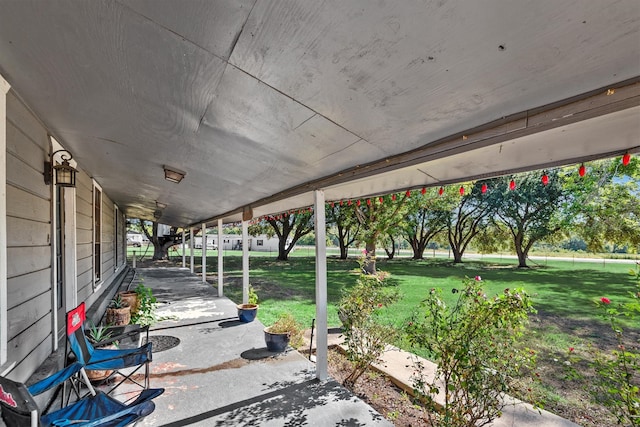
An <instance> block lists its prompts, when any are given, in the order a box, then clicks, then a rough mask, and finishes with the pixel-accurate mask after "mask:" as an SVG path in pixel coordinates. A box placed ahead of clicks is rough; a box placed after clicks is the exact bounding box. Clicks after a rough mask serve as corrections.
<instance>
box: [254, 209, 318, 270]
mask: <svg viewBox="0 0 640 427" xmlns="http://www.w3.org/2000/svg"><path fill="white" fill-rule="evenodd" d="M312 231H313V212H311V211H307V210H300V211H298V213H284V214H281V215H278V216H275V217H274V216H269V217H267V218H266V219H263V220H261V221H259V222H258V223H257V224H254V225H252V226H250V227H249V234H251V235H253V236H256V235H258V234H266V235H267V236H268V237H273V236H278V258H276V259H277V260H278V261H286V260H287V259H288V258H289V252H291V250H292V249H293V247H294V246H295V245H296V243H297V242H298V240H299V239H300V238H301V237H302V236H304V235H306V234H309V233H310V232H312Z"/></svg>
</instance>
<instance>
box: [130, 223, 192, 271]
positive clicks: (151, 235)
mask: <svg viewBox="0 0 640 427" xmlns="http://www.w3.org/2000/svg"><path fill="white" fill-rule="evenodd" d="M135 221H137V223H138V227H139V228H140V230H141V231H142V232H143V233H144V235H145V236H147V239H149V241H150V242H151V243H152V244H153V258H152V260H154V261H157V260H163V259H169V248H170V247H171V246H174V245H179V244H182V235H181V234H179V233H178V227H170V228H169V235H164V236H159V235H158V226H159V225H160V224H158V223H157V222H156V221H146V220H135Z"/></svg>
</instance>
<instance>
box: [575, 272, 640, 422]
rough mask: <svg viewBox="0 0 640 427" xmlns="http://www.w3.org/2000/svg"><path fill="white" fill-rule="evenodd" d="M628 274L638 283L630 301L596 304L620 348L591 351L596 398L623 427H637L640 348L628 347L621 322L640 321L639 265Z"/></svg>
mask: <svg viewBox="0 0 640 427" xmlns="http://www.w3.org/2000/svg"><path fill="white" fill-rule="evenodd" d="M629 274H630V275H632V276H634V278H635V280H636V281H637V284H636V289H635V291H634V292H629V295H630V296H631V298H632V300H631V302H628V303H626V304H614V303H613V302H612V301H611V300H610V299H609V298H607V297H602V298H600V299H599V300H597V301H596V302H595V303H596V305H597V306H598V308H599V309H600V310H601V314H602V317H603V318H604V319H605V320H606V321H607V322H608V323H609V325H610V326H611V330H612V331H613V333H614V334H615V338H616V342H617V348H616V349H615V350H612V351H611V353H610V354H606V353H604V352H602V351H598V350H593V348H592V356H593V361H592V362H591V367H592V368H593V369H594V370H595V372H596V374H597V375H596V378H595V380H594V381H593V386H594V389H593V390H594V398H596V399H598V400H599V401H600V402H602V403H603V404H604V405H605V406H606V407H607V408H608V409H609V410H610V411H611V412H612V413H613V414H614V415H615V416H616V418H617V419H618V422H619V423H620V424H621V425H625V426H626V425H628V426H634V427H637V426H640V347H639V345H638V344H637V343H636V344H635V345H632V346H626V345H625V340H624V328H623V326H622V322H621V321H620V320H621V319H622V318H626V319H627V320H629V319H630V320H635V319H636V318H638V319H639V320H640V265H639V267H638V269H637V271H634V270H631V271H630V272H629ZM570 351H571V349H570Z"/></svg>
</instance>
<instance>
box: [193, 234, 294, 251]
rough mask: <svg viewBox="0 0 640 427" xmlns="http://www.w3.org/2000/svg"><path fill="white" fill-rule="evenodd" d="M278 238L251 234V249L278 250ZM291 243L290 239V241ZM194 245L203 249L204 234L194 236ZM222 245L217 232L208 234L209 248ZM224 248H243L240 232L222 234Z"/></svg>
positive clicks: (229, 249) (212, 248) (216, 247)
mask: <svg viewBox="0 0 640 427" xmlns="http://www.w3.org/2000/svg"><path fill="white" fill-rule="evenodd" d="M278 242H279V240H278V238H277V237H275V236H274V237H268V236H267V235H266V234H261V235H259V236H249V239H248V243H249V250H250V251H256V252H277V251H278ZM287 243H290V240H289V242H287ZM193 247H194V248H195V249H202V236H194V238H193ZM218 247H220V246H219V245H218V235H217V234H207V249H210V250H215V249H218ZM222 249H223V250H226V251H231V250H238V251H239V250H242V235H240V234H223V235H222Z"/></svg>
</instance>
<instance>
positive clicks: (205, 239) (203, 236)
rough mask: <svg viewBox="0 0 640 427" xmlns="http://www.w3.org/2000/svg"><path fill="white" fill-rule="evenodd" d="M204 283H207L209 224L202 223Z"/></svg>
mask: <svg viewBox="0 0 640 427" xmlns="http://www.w3.org/2000/svg"><path fill="white" fill-rule="evenodd" d="M202 283H207V224H205V223H204V222H203V223H202Z"/></svg>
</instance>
